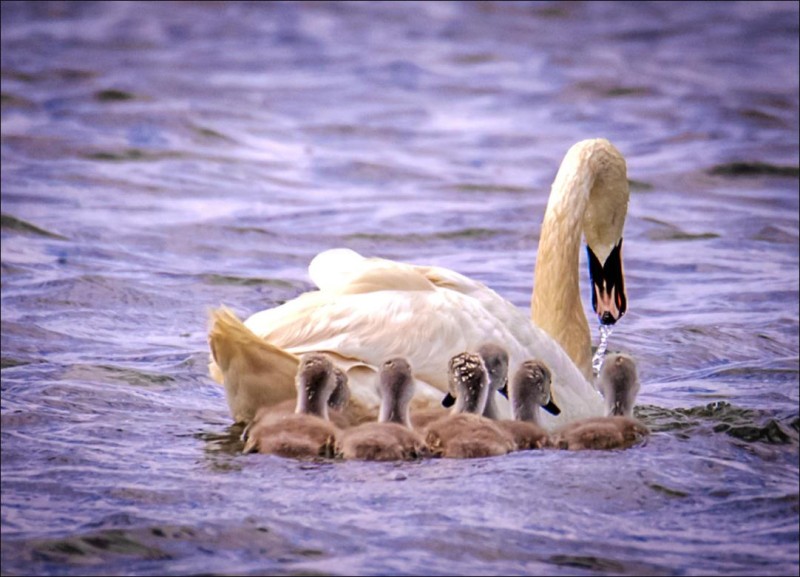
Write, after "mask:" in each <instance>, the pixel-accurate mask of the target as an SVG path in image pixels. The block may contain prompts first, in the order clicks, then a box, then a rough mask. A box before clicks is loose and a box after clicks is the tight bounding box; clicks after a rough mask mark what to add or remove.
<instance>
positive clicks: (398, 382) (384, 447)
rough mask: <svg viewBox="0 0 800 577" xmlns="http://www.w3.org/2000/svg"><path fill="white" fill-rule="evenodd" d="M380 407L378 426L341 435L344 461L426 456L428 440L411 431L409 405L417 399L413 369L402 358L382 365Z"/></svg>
mask: <svg viewBox="0 0 800 577" xmlns="http://www.w3.org/2000/svg"><path fill="white" fill-rule="evenodd" d="M379 380H380V383H379V389H380V394H381V407H380V413H379V416H378V422H376V423H364V424H362V425H359V426H357V427H353V428H352V429H347V430H345V431H343V432H342V434H341V435H340V437H339V441H338V443H337V446H336V453H337V454H338V455H340V456H342V457H343V458H345V459H360V460H365V461H399V460H409V459H416V458H420V457H423V456H426V455H427V452H428V451H427V447H426V446H425V441H424V440H423V439H422V437H420V436H419V434H417V433H415V432H414V431H412V430H411V421H410V418H409V404H410V403H411V398H412V397H413V396H414V377H413V376H412V373H411V366H410V365H409V364H408V361H406V360H405V359H403V358H395V359H390V360H388V361H386V362H385V363H383V365H382V366H381V370H380V374H379Z"/></svg>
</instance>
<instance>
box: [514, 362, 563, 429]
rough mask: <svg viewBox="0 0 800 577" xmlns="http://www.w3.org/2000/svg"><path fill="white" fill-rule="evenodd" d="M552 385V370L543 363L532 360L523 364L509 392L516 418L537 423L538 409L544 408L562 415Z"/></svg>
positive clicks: (554, 413)
mask: <svg viewBox="0 0 800 577" xmlns="http://www.w3.org/2000/svg"><path fill="white" fill-rule="evenodd" d="M551 385H552V375H551V373H550V369H548V368H547V365H545V364H544V363H543V362H542V361H539V360H534V359H531V360H527V361H525V362H524V363H522V364H521V365H520V367H519V369H517V372H516V373H515V374H514V379H513V380H512V381H511V386H510V387H509V391H508V393H509V400H510V401H511V411H512V414H513V415H514V418H515V419H517V420H521V421H534V422H536V421H537V420H538V419H537V418H536V416H537V413H538V407H543V408H544V409H545V410H546V411H547V412H549V413H551V414H553V415H558V414H560V413H561V409H559V408H558V405H556V403H555V401H554V400H553V393H552V389H551Z"/></svg>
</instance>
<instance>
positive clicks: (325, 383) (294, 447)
mask: <svg viewBox="0 0 800 577" xmlns="http://www.w3.org/2000/svg"><path fill="white" fill-rule="evenodd" d="M336 385H337V383H336V373H335V371H334V367H333V364H332V363H331V362H330V360H328V359H327V358H326V357H325V356H324V355H321V354H317V353H308V354H305V355H303V356H302V357H301V358H300V364H299V366H298V370H297V376H296V377H295V386H296V387H297V402H296V407H295V412H294V413H289V414H287V413H276V412H275V411H273V410H271V409H273V407H265V408H263V409H260V410H259V411H258V413H257V414H256V418H255V419H254V421H253V425H252V426H251V427H250V430H249V431H248V437H247V441H246V443H245V446H244V452H245V453H252V452H259V453H269V454H275V455H280V456H283V457H294V458H314V457H331V456H333V447H334V444H335V442H336V436H337V434H338V432H339V431H338V429H337V428H336V427H335V426H334V425H333V424H332V423H331V422H330V421H329V420H328V401H329V399H330V396H331V394H332V393H333V391H334V389H335V388H336Z"/></svg>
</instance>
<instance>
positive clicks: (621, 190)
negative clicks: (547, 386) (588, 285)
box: [531, 139, 628, 380]
mask: <svg viewBox="0 0 800 577" xmlns="http://www.w3.org/2000/svg"><path fill="white" fill-rule="evenodd" d="M627 195H628V183H627V176H626V170H625V160H624V159H623V158H622V156H621V155H620V154H619V152H618V151H617V150H616V149H615V148H614V147H613V146H612V145H611V143H609V142H608V141H606V140H603V139H596V140H584V141H582V142H579V143H578V144H576V145H574V146H573V147H572V148H570V150H569V151H568V152H567V155H566V156H565V157H564V160H563V162H562V163H561V167H560V168H559V170H558V174H557V175H556V178H555V181H554V182H553V188H552V191H551V193H550V198H549V200H548V203H547V210H546V211H545V216H544V222H543V223H542V231H541V236H540V240H539V248H538V251H537V258H536V269H535V275H534V285H533V298H532V300H531V316H532V319H533V322H534V323H535V324H536V325H538V326H539V327H540V328H542V329H544V330H545V331H546V332H547V333H548V334H550V336H552V337H553V338H554V339H555V340H556V341H557V342H558V343H559V344H560V345H561V346H562V348H563V349H564V351H565V352H566V353H567V354H568V355H569V357H570V358H571V359H572V361H573V362H574V363H575V364H576V365H577V366H578V368H579V369H581V371H582V372H583V374H584V375H585V376H586V378H587V379H590V380H591V375H592V367H591V336H590V332H589V322H588V320H587V319H586V314H585V313H584V310H583V303H582V301H581V297H580V286H579V284H580V283H579V278H580V277H579V274H578V267H579V251H580V246H581V235H582V234H584V233H585V235H586V241H587V243H588V244H589V245H590V246H592V248H593V250H594V251H595V254H596V255H597V256H598V258H599V259H600V260H601V262H605V259H606V258H607V257H608V255H609V253H610V251H611V249H612V248H613V246H614V244H615V243H616V242H617V241H618V240H619V238H620V236H621V234H622V225H623V224H624V220H625V214H626V213H627V203H628V200H627V198H628V197H627ZM620 215H621V218H620Z"/></svg>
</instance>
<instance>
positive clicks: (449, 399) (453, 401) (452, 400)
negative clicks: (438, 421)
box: [442, 393, 456, 408]
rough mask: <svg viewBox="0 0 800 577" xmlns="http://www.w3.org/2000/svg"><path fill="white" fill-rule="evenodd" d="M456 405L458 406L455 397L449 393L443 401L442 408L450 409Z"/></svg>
mask: <svg viewBox="0 0 800 577" xmlns="http://www.w3.org/2000/svg"><path fill="white" fill-rule="evenodd" d="M455 404H456V398H455V397H454V396H453V395H451V394H450V393H447V394H446V395H445V396H444V398H443V399H442V406H443V407H447V408H450V407H452V406H453V405H455Z"/></svg>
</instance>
